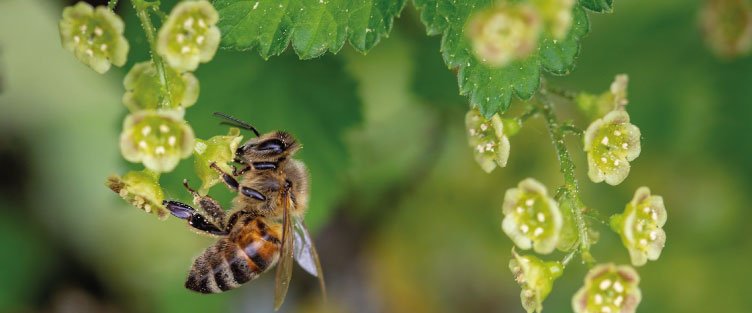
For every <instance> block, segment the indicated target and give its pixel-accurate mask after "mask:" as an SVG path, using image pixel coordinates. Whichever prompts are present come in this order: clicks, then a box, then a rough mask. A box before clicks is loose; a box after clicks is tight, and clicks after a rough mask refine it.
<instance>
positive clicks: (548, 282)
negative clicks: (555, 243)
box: [509, 251, 564, 313]
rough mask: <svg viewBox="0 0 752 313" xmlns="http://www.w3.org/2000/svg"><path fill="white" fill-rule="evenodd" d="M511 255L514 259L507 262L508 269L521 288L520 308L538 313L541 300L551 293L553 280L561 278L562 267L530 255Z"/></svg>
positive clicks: (529, 312)
mask: <svg viewBox="0 0 752 313" xmlns="http://www.w3.org/2000/svg"><path fill="white" fill-rule="evenodd" d="M512 254H513V257H514V258H513V259H512V260H510V261H509V269H510V270H511V271H512V274H514V280H515V281H517V283H519V284H520V287H522V291H521V292H520V299H521V301H522V307H523V308H525V311H527V312H528V313H532V312H539V313H540V312H541V311H542V310H543V300H545V299H546V297H547V296H548V294H549V293H551V288H553V284H554V280H556V279H557V278H559V277H560V276H561V274H562V273H563V272H564V267H563V266H562V265H561V263H559V262H544V261H542V260H540V259H539V258H537V257H535V256H532V255H526V256H521V255H519V254H517V252H515V251H512Z"/></svg>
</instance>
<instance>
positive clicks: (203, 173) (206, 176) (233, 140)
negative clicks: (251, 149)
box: [193, 128, 243, 194]
mask: <svg viewBox="0 0 752 313" xmlns="http://www.w3.org/2000/svg"><path fill="white" fill-rule="evenodd" d="M241 140H243V136H241V135H240V130H239V129H237V128H231V129H230V131H229V132H228V133H227V135H225V136H214V137H211V138H209V139H208V140H201V139H197V140H196V145H195V147H194V148H193V150H194V152H193V153H194V158H193V160H194V163H193V167H194V170H195V171H196V175H198V177H199V178H200V179H201V182H202V184H201V188H199V190H198V192H199V193H200V194H206V193H207V192H208V191H209V188H211V187H212V186H214V185H216V184H217V183H219V182H220V176H219V173H218V172H217V171H216V170H214V169H212V168H211V165H212V164H217V166H219V167H220V168H221V169H222V170H223V171H225V172H226V173H231V172H232V169H231V168H230V166H229V165H228V163H230V162H232V161H233V160H234V158H235V150H237V149H238V146H239V145H240V141H241Z"/></svg>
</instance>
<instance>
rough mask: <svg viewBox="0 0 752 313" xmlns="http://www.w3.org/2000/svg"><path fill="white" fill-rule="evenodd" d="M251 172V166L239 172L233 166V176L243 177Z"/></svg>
mask: <svg viewBox="0 0 752 313" xmlns="http://www.w3.org/2000/svg"><path fill="white" fill-rule="evenodd" d="M250 170H251V166H250V165H248V166H246V167H244V168H242V169H240V170H238V168H237V167H234V166H233V167H232V176H240V175H243V174H245V172H248V171H250Z"/></svg>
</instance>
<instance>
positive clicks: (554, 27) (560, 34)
mask: <svg viewBox="0 0 752 313" xmlns="http://www.w3.org/2000/svg"><path fill="white" fill-rule="evenodd" d="M532 3H533V4H534V5H535V6H536V7H537V8H538V11H539V12H540V14H541V18H542V19H543V23H544V25H545V28H546V31H547V32H548V33H549V34H551V36H552V37H553V38H554V39H558V40H562V39H564V38H565V37H566V36H567V34H568V33H569V29H570V28H571V27H572V20H573V17H572V8H573V7H574V3H575V0H534V1H533V2H532Z"/></svg>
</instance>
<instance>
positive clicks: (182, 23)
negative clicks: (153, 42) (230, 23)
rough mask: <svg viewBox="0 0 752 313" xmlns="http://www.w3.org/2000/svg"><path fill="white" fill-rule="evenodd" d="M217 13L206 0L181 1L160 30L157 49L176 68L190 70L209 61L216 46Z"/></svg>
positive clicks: (218, 37)
mask: <svg viewBox="0 0 752 313" xmlns="http://www.w3.org/2000/svg"><path fill="white" fill-rule="evenodd" d="M218 20H219V14H218V13H217V10H215V9H214V7H213V6H212V5H211V3H209V2H208V1H205V0H198V1H183V2H180V3H178V4H177V5H176V6H175V8H174V9H172V12H171V13H170V16H169V18H167V21H166V22H165V23H164V25H162V28H161V29H160V30H159V38H158V39H157V52H158V53H159V54H160V55H162V56H163V57H164V59H165V60H166V61H167V63H168V64H169V65H170V66H172V67H173V68H175V69H177V70H179V71H193V70H195V69H196V68H197V67H198V64H199V62H201V63H206V62H208V61H210V60H211V59H212V58H213V57H214V54H215V53H216V52H217V47H219V40H220V34H219V28H218V27H217V26H216V25H215V24H216V23H217V21H218Z"/></svg>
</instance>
